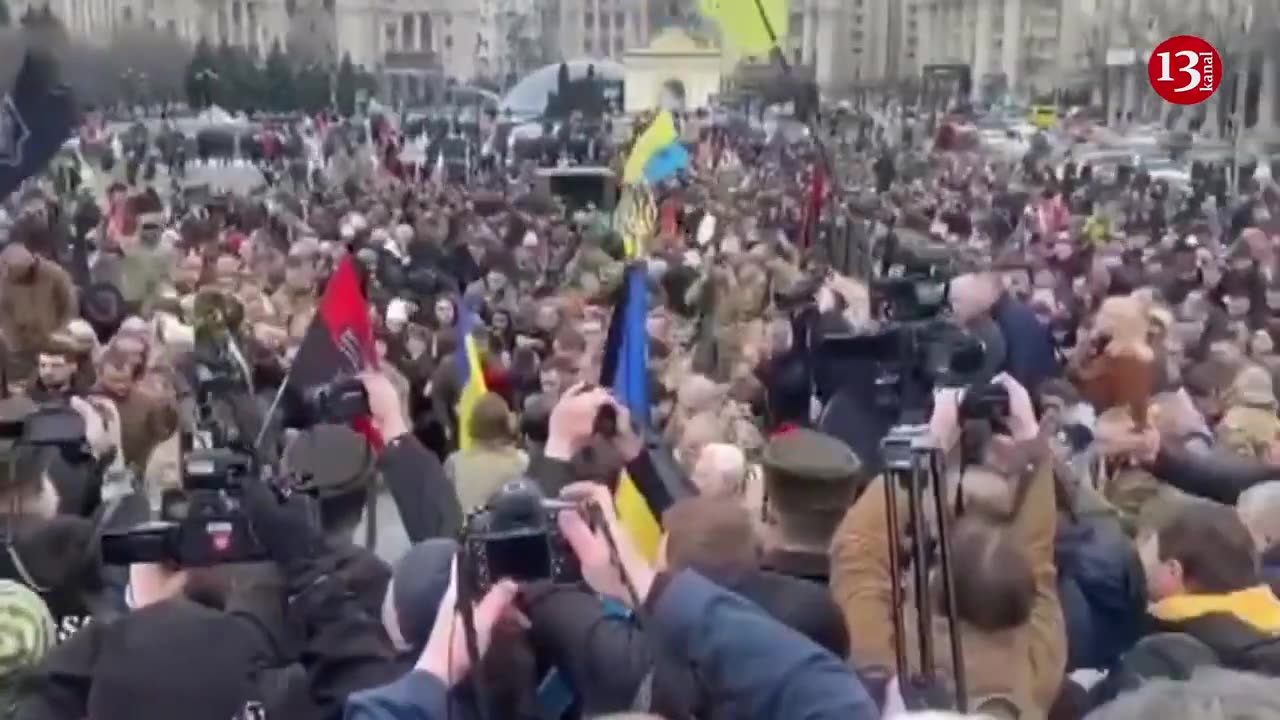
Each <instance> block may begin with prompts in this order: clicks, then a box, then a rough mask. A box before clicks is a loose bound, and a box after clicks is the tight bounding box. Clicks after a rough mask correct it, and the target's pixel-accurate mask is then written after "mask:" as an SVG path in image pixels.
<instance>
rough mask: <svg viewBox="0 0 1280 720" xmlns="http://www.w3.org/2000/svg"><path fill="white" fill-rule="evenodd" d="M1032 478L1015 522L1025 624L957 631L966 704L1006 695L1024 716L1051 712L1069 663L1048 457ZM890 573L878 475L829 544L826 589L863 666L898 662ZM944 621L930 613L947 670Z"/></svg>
mask: <svg viewBox="0 0 1280 720" xmlns="http://www.w3.org/2000/svg"><path fill="white" fill-rule="evenodd" d="M1031 482H1032V484H1031V487H1030V488H1029V489H1028V491H1027V496H1026V498H1025V500H1024V502H1023V506H1022V511H1021V512H1020V513H1019V515H1018V517H1017V518H1015V519H1014V521H1013V525H1012V530H1013V532H1014V533H1015V534H1016V537H1017V538H1018V539H1019V541H1020V545H1021V547H1024V548H1026V550H1027V553H1028V556H1029V559H1030V560H1031V567H1032V569H1033V571H1034V574H1035V581H1036V600H1035V603H1034V605H1033V607H1032V611H1031V619H1030V621H1029V622H1028V623H1027V624H1026V625H1024V626H1023V627H1019V628H1016V629H1013V630H1008V631H1003V632H998V633H991V632H985V631H981V630H978V629H976V628H973V627H972V626H969V625H967V624H962V626H961V631H960V642H961V647H962V652H963V653H964V663H965V681H966V685H967V686H968V696H969V706H970V707H971V708H976V707H979V706H980V704H981V702H982V701H983V700H984V699H994V698H1005V699H1007V700H1009V701H1011V702H1012V703H1013V704H1014V705H1016V706H1017V707H1018V708H1019V710H1020V712H1021V715H1020V717H1021V718H1022V719H1023V720H1027V719H1029V718H1043V717H1046V716H1047V715H1048V711H1049V708H1050V706H1051V705H1052V704H1053V701H1054V698H1055V697H1056V695H1057V693H1058V687H1059V685H1060V684H1061V683H1062V677H1063V672H1064V670H1065V668H1066V662H1067V641H1066V633H1065V624H1064V621H1063V617H1062V606H1061V604H1060V603H1059V601H1058V591H1057V581H1056V580H1057V578H1056V574H1057V573H1056V569H1055V567H1054V564H1053V538H1054V533H1055V532H1056V524H1057V517H1056V512H1055V509H1054V490H1053V470H1052V464H1051V463H1048V462H1046V463H1043V464H1042V466H1041V467H1040V468H1039V470H1037V471H1036V474H1035V477H1034V479H1033V480H1032V481H1031ZM898 497H899V499H900V500H901V501H902V502H901V503H900V514H901V515H902V517H903V520H902V522H901V524H900V527H906V513H905V510H906V504H905V495H904V494H902V493H900V494H899V495H898ZM889 578H890V575H889V546H888V529H887V527H886V517H885V494H884V480H883V479H882V478H878V479H876V480H875V481H873V482H872V484H871V485H870V486H869V487H868V488H867V491H866V492H865V493H863V494H862V497H860V498H859V499H858V502H857V503H855V504H854V506H853V507H852V508H850V510H849V512H848V513H847V514H846V515H845V518H844V520H843V521H841V523H840V526H839V527H838V528H837V529H836V532H835V535H834V536H833V540H832V544H831V591H832V594H833V595H834V596H835V601H836V604H837V605H839V606H840V609H841V611H842V612H843V614H844V618H845V623H846V624H847V625H848V627H849V637H850V639H851V648H852V651H853V659H854V661H855V662H856V663H857V666H858V667H860V668H873V667H880V668H889V669H890V670H891V671H892V670H893V669H894V667H895V664H896V661H895V659H894V657H895V656H894V638H893V616H892V602H891V599H890V597H891V590H890V579H889ZM907 587H908V588H909V587H910V585H909V584H908V585H907ZM906 606H907V609H906V611H905V614H904V618H905V620H906V623H905V626H906V632H907V635H908V637H907V638H906V639H905V642H906V647H907V648H909V650H908V657H909V658H910V662H911V663H912V665H913V666H915V667H918V657H917V656H918V647H919V644H918V643H917V642H916V640H915V638H914V635H915V621H914V618H915V611H914V609H913V605H912V602H911V600H910V599H908V600H907V601H906ZM934 607H935V609H937V608H939V607H940V604H939V603H935V604H934ZM946 625H947V623H946V620H945V619H942V618H940V617H938V616H937V615H935V625H934V649H935V656H936V658H937V661H938V664H939V667H940V668H942V669H943V670H944V671H945V672H948V673H949V672H950V668H951V664H952V663H951V652H950V647H951V646H950V641H949V639H948V634H947V626H946Z"/></svg>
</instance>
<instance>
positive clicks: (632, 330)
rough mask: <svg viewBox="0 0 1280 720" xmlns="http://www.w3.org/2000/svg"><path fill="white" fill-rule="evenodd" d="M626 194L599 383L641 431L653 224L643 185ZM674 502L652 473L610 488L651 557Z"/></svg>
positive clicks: (646, 407) (645, 420) (646, 413)
mask: <svg viewBox="0 0 1280 720" xmlns="http://www.w3.org/2000/svg"><path fill="white" fill-rule="evenodd" d="M624 196H629V198H628V203H627V206H626V207H627V211H626V212H625V217H623V218H621V220H622V222H621V225H622V234H623V237H624V240H625V246H626V254H627V269H626V273H625V275H624V276H623V286H622V289H621V292H620V293H619V296H618V300H617V302H616V304H615V305H614V309H613V319H612V320H611V321H610V323H609V335H608V338H607V339H606V341H605V349H604V362H603V368H602V373H601V374H602V377H601V384H602V385H607V386H609V387H612V388H613V391H614V395H615V396H616V397H617V398H618V400H619V401H620V402H622V404H623V405H625V406H626V408H627V410H628V411H629V412H630V413H631V419H632V421H633V422H634V423H635V424H636V425H637V426H638V428H639V430H640V431H641V432H643V431H644V430H646V429H647V428H648V427H649V418H650V409H651V406H650V404H649V331H648V329H647V327H646V325H645V320H646V318H647V317H648V314H649V285H648V281H649V279H648V272H647V270H646V266H645V263H644V260H643V257H642V256H643V248H644V240H645V239H646V235H652V233H653V229H654V227H655V225H656V221H657V218H656V213H655V211H654V206H653V197H652V195H650V194H649V193H648V192H647V191H645V190H644V189H643V188H632V189H628V190H626V191H624ZM671 502H672V498H671V496H670V493H669V492H668V491H666V490H665V488H664V487H662V482H661V480H660V479H658V478H656V477H647V478H646V477H637V478H633V477H632V476H631V475H630V474H629V473H627V472H626V471H623V473H622V476H621V477H620V478H619V480H618V487H617V489H616V490H615V491H614V504H615V505H616V507H617V510H618V520H619V521H620V522H621V523H622V526H623V527H625V528H626V529H627V532H628V534H629V535H630V536H631V539H632V541H633V542H634V544H635V546H636V548H637V549H639V550H640V552H641V553H643V554H644V556H645V557H646V558H649V559H650V560H652V559H654V558H655V557H656V556H657V552H658V542H659V540H660V539H661V537H662V525H661V523H660V522H659V521H658V519H659V518H660V517H661V515H662V511H663V510H665V509H666V507H667V506H668V505H670V504H671Z"/></svg>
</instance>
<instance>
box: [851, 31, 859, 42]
mask: <svg viewBox="0 0 1280 720" xmlns="http://www.w3.org/2000/svg"><path fill="white" fill-rule="evenodd" d="M849 37H850V39H851V40H853V41H854V42H856V43H860V42H862V31H861V30H854V31H853V34H852V35H850V36H849Z"/></svg>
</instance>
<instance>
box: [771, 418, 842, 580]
mask: <svg viewBox="0 0 1280 720" xmlns="http://www.w3.org/2000/svg"><path fill="white" fill-rule="evenodd" d="M761 465H762V466H763V468H764V473H765V503H766V505H767V507H768V508H769V512H770V513H771V514H772V515H773V516H774V517H784V518H788V520H787V521H786V522H785V523H784V524H787V525H792V526H804V527H808V528H812V532H807V533H806V535H807V538H808V544H809V547H804V548H798V547H773V548H766V550H765V553H764V559H763V565H764V567H765V568H766V569H769V570H773V571H775V572H779V573H783V574H785V575H791V576H793V577H800V578H805V579H808V580H814V581H817V582H821V583H824V584H825V583H826V582H827V579H828V577H829V575H830V561H829V560H828V558H827V545H828V544H829V542H830V537H831V535H832V534H833V533H834V531H835V528H836V526H837V525H838V524H839V523H840V519H841V518H843V517H844V514H845V511H847V510H848V509H849V506H850V505H852V504H853V501H854V500H855V499H856V498H857V496H858V493H859V491H860V490H861V489H862V487H863V486H864V485H865V478H864V477H862V472H861V471H862V463H861V462H860V461H859V460H858V456H857V455H855V454H854V452H853V450H851V449H849V446H848V445H846V444H844V443H843V442H841V441H840V440H837V439H836V438H834V437H832V436H830V435H827V434H825V433H821V432H818V431H816V430H810V429H808V428H799V429H795V430H791V431H789V432H785V433H782V434H779V435H775V436H774V437H773V438H772V439H770V440H769V442H768V444H767V445H766V446H765V449H764V455H763V457H762V458H761Z"/></svg>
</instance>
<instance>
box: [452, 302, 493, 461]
mask: <svg viewBox="0 0 1280 720" xmlns="http://www.w3.org/2000/svg"><path fill="white" fill-rule="evenodd" d="M459 313H460V315H459V317H458V354H457V358H458V364H459V365H460V366H461V371H462V383H461V385H460V387H461V388H462V392H461V393H460V394H459V395H458V408H457V410H458V449H459V450H466V449H467V448H469V447H471V411H472V410H473V409H474V408H475V406H476V402H477V401H478V400H479V399H480V396H481V395H484V394H485V393H486V392H488V389H489V388H488V387H487V386H486V385H485V382H484V368H483V367H482V366H481V364H480V352H479V351H478V350H477V349H476V339H475V337H474V336H473V335H472V334H471V333H472V330H474V329H475V325H476V315H475V313H474V312H472V311H471V309H470V308H468V307H466V306H465V305H462V306H461V307H459Z"/></svg>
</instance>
